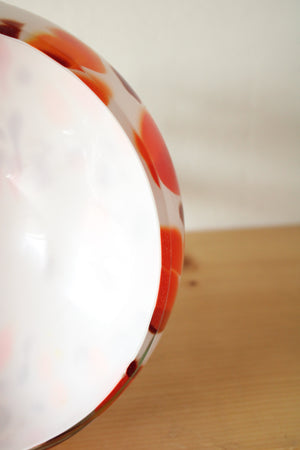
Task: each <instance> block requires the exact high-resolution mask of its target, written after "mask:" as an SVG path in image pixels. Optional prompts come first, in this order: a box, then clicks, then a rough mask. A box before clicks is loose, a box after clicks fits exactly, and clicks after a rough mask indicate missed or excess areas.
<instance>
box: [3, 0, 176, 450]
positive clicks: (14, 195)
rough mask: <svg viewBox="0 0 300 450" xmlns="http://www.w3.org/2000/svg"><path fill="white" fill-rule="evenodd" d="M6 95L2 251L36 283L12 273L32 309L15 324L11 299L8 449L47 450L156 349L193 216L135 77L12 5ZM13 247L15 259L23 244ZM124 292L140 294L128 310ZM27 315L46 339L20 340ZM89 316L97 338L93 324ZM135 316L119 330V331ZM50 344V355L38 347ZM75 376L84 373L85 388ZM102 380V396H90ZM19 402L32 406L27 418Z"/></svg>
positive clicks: (6, 330)
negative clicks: (186, 214) (187, 219)
mask: <svg viewBox="0 0 300 450" xmlns="http://www.w3.org/2000/svg"><path fill="white" fill-rule="evenodd" d="M18 55H21V56H22V55H24V56H22V57H19V56H18ZM27 61H28V66H27ZM35 64H36V65H35ZM43 74H45V80H44V79H43V77H44V75H43ZM52 74H53V75H52ZM56 74H57V75H56ZM47 77H48V78H49V80H48V78H47ZM56 77H57V78H56ZM54 78H55V80H54ZM52 79H53V80H54V81H53V83H52V82H51V80H52ZM59 80H62V81H61V83H62V84H61V85H59V83H60V81H59ZM30 92H33V93H34V94H30ZM0 96H3V99H4V100H3V101H2V100H1V101H2V105H1V108H2V109H1V108H0V157H1V164H2V163H3V164H2V168H1V170H2V171H3V173H2V172H1V170H0V208H2V211H4V212H3V216H4V215H6V212H7V216H8V219H7V221H8V222H7V225H6V226H7V229H10V228H11V229H12V231H11V232H10V234H9V237H8V238H7V237H6V236H5V235H4V234H3V235H0V246H1V245H2V242H10V241H11V242H18V239H16V236H17V237H18V236H21V237H22V245H21V244H20V248H21V250H18V249H15V247H13V251H14V252H15V254H16V255H17V256H15V255H14V258H15V259H13V258H12V260H13V262H12V263H11V267H13V270H16V275H15V276H18V277H20V282H19V283H20V286H21V284H22V283H23V284H24V287H22V288H21V287H20V288H18V287H16V284H18V283H15V281H14V280H10V279H9V277H8V276H6V275H5V274H3V273H2V274H1V277H2V279H0V288H1V290H2V292H3V290H5V289H6V290H7V292H11V293H12V294H11V295H12V296H13V301H12V304H14V302H15V304H16V305H21V306H20V309H19V311H20V313H19V315H18V318H17V319H15V315H16V308H19V307H16V306H14V307H13V306H12V307H11V308H10V309H8V308H7V303H6V302H9V299H6V300H4V299H3V298H2V299H1V302H2V303H0V447H1V448H6V449H7V450H18V449H20V450H21V449H24V448H43V449H46V448H49V447H51V446H52V445H55V444H57V443H58V442H60V441H62V440H64V439H66V438H67V437H69V436H70V435H72V434H73V433H75V432H76V431H78V430H79V429H80V428H82V427H83V426H84V425H86V424H87V423H88V422H89V421H90V420H92V419H93V418H94V417H96V416H97V415H98V414H99V413H101V412H102V411H104V410H105V409H106V408H107V407H108V406H109V405H110V404H111V403H112V402H113V401H114V400H115V399H116V398H117V397H118V395H119V394H120V393H121V392H122V391H123V390H124V388H126V386H128V384H129V383H130V382H131V381H132V379H133V378H134V377H135V375H136V374H137V373H138V372H139V370H140V369H141V368H142V367H143V365H144V363H145V362H146V360H147V359H148V357H149V356H150V354H151V352H152V351H153V349H154V347H155V344H156V342H157V341H158V339H159V337H160V335H161V332H162V331H163V330H164V328H165V326H166V324H167V321H168V319H169V316H170V313H171V310H172V307H173V304H174V301H175V297H176V293H177V290H178V284H179V279H180V275H181V270H182V263H183V245H184V223H183V208H182V203H181V198H180V191H179V185H178V181H177V178H176V174H175V170H174V167H173V164H172V161H171V158H170V155H169V153H168V150H167V147H166V144H165V142H164V140H163V138H162V136H161V134H160V132H159V130H158V128H157V125H156V124H155V122H154V120H153V119H152V117H151V116H150V114H149V113H148V112H147V110H146V109H145V107H144V105H143V104H142V103H141V101H140V99H139V97H138V96H137V95H136V93H135V92H134V91H133V89H132V88H131V87H130V86H129V84H128V83H127V82H126V81H125V80H124V78H123V77H122V76H121V75H120V74H119V73H118V72H117V71H116V70H115V69H114V68H113V67H112V66H111V65H110V64H109V63H108V62H107V61H105V60H104V59H103V58H101V57H100V56H98V55H97V54H96V53H95V52H94V51H93V50H92V49H90V48H89V47H88V46H86V45H85V44H83V43H82V42H81V41H79V40H78V39H76V38H75V37H74V36H72V35H71V34H69V33H67V32H65V31H63V30H61V29H60V28H59V27H57V26H54V25H53V24H51V23H50V22H48V21H46V20H44V19H42V18H40V17H37V16H35V15H33V14H30V13H28V12H25V11H23V10H20V9H17V8H14V7H11V6H9V5H6V4H4V3H1V2H0ZM1 98H2V97H1ZM11 99H13V100H11ZM18 99H21V100H20V102H21V103H20V105H18ZM30 99H34V100H32V102H33V104H34V105H33V106H32V105H31V100H30ZM26 102H28V110H26ZM35 105H36V106H35ZM39 108H40V109H39ZM27 111H28V113H27ZM1 114H2V116H1ZM93 121H94V122H93ZM90 122H93V123H94V125H90ZM1 123H2V124H4V125H5V126H4V125H3V129H2V128H1V126H2V125H1ZM26 124H27V125H26ZM98 125H99V127H98ZM76 127H79V128H80V127H81V128H80V130H81V131H80V132H77V128H76ZM98 128H99V129H98ZM101 130H102V131H101ZM93 132H95V133H96V132H97V133H98V134H97V136H95V137H94V136H93ZM105 133H106V134H105ZM1 145H2V146H3V148H4V149H6V151H4V153H3V155H2V153H1V152H2V147H1ZM26 158H27V159H26ZM127 159H130V161H132V162H130V164H129V163H128V165H127V163H126V161H127ZM3 161H4V162H3ZM131 171H132V172H131ZM133 172H134V173H135V172H136V176H135V175H132V174H133ZM1 177H2V178H1ZM132 178H133V180H132ZM140 186H141V188H140ZM125 191H126V192H125ZM140 191H141V192H140ZM1 196H2V197H1ZM2 198H3V199H4V200H2ZM146 204H147V205H148V206H147V205H146ZM7 205H8V206H7ZM45 205H46V206H45ZM47 205H48V206H47ZM111 205H112V206H111ZM3 208H6V209H5V210H4V209H3ZM29 210H30V211H31V210H32V211H33V213H32V214H31V215H28V214H29V213H28V211H29ZM74 211H75V212H74ZM151 214H152V215H151ZM62 218H63V222H62ZM25 219H26V220H25ZM152 222H153V225H152ZM156 222H157V223H156ZM14 223H17V225H16V226H14ZM73 228H74V229H75V231H74V230H73ZM24 230H25V231H24ZM70 230H72V232H71V231H70ZM91 236H93V239H94V240H93V241H92V238H91ZM103 236H104V237H103ZM106 236H107V238H106ZM77 238H78V239H80V245H79V244H78V245H77V243H76V242H77V241H76V239H77ZM152 239H153V249H152V248H151V245H152V242H151V240H152ZM147 241H150V242H147ZM20 242H21V241H20ZM11 245H14V244H11ZM2 247H3V248H4V250H3V251H2V250H1V251H2V253H3V254H4V255H5V258H6V260H7V259H8V260H9V261H10V251H11V247H10V246H9V245H8V244H3V245H2ZM24 249H25V250H24ZM110 251H111V252H112V253H110ZM111 254H113V255H114V256H113V257H111ZM20 255H21V256H20ZM24 255H25V256H24ZM28 255H29V256H28ZM57 255H59V256H57ZM65 255H67V256H68V258H69V259H67V256H65ZM3 258H4V257H3ZM20 258H21V259H22V258H23V259H22V261H21V262H20V269H18V267H17V266H18V264H19V263H18V261H19V260H20ZM64 258H65V259H64ZM151 258H153V263H152V259H151ZM23 260H24V261H25V262H24V261H23ZM99 260H101V262H100V263H99ZM15 261H17V263H16V262H15ZM85 262H86V264H85ZM0 263H1V261H0ZM9 264H10V262H8V265H9ZM22 264H23V265H22ZM99 264H100V265H99ZM106 264H107V265H108V266H109V269H107V271H106ZM115 264H116V266H115ZM151 264H152V266H151ZM23 266H24V268H23ZM98 266H99V267H101V276H100V281H99V280H98V277H97V270H98V269H97V267H98ZM1 267H2V265H1ZM95 267H96V268H95ZM22 268H23V269H22ZM41 268H42V269H41ZM7 270H8V269H7ZM10 270H12V269H10ZM27 270H28V274H27V272H26V271H27ZM41 270H43V272H41ZM91 270H94V271H95V274H94V272H93V273H92V275H91ZM137 270H139V272H138V273H137V272H136V271H137ZM152 271H153V274H152ZM22 272H23V273H24V280H23V278H22V277H23V275H22ZM25 272H26V273H25ZM154 272H155V273H154ZM39 273H42V275H41V277H42V278H41V279H42V280H44V281H43V282H41V281H40V278H38V277H39ZM32 274H34V276H33V275H32ZM26 277H27V278H26ZM4 278H5V280H4ZM31 278H32V279H31ZM26 280H27V281H26ZM28 280H29V281H28ZM57 280H59V282H58V281H57ZM70 280H71V281H70ZM17 281H18V280H17ZM26 283H28V284H26ZM30 283H32V285H31V284H30ZM44 285H45V286H46V287H47V289H46V288H45V286H44ZM102 285H104V288H103V289H104V290H103V291H102V290H101V289H102V287H101V286H102ZM135 285H137V286H138V287H137V288H134V289H136V291H134V289H133V286H135ZM49 286H50V287H49ZM97 289H100V291H99V292H100V293H101V292H102V294H100V293H99V295H98V297H97V295H96V294H97ZM143 289H144V291H143ZM21 292H22V293H25V295H24V299H25V300H24V299H23V298H22V301H21V300H20V298H19V297H20V295H21ZM31 292H32V294H31ZM44 292H46V294H44ZM48 292H49V301H48V300H47V304H46V301H45V304H43V303H42V302H43V298H45V296H46V298H47V299H48ZM103 292H104V293H105V296H104V295H103ZM123 292H128V296H127V297H126V299H125V297H124V301H121V300H120V297H121V296H122V295H123V294H122V293H123ZM106 295H107V299H106V298H103V297H106ZM126 295H127V294H126ZM147 295H148V297H149V299H148V300H147V298H148V297H147ZM131 296H132V298H134V299H135V300H134V301H133V304H131ZM31 297H32V300H31ZM146 297H147V298H146ZM90 298H92V299H93V300H92V301H90V303H89V299H90ZM51 299H55V304H53V305H52V306H51V307H50V306H49V304H51V301H52V300H51ZM82 299H83V300H84V301H83V300H82ZM50 300H51V301H50ZM24 302H25V303H26V302H28V303H26V304H27V305H30V308H31V310H30V311H28V308H29V306H28V307H27V309H26V305H25V306H24ZM53 302H54V300H53ZM98 302H99V303H101V302H102V303H103V305H104V306H103V308H104V309H101V308H100V307H99V305H98ZM114 302H116V303H114ZM144 302H145V303H146V302H148V304H147V305H148V306H145V309H143V304H144ZM34 305H36V306H34ZM61 305H63V306H61ZM114 305H117V306H114ZM130 305H131V306H130ZM35 307H36V308H37V311H36V310H34V309H33V308H35ZM22 308H24V311H23V309H22ZM93 308H94V309H93ZM99 308H100V309H99ZM130 308H131V309H130ZM129 309H130V313H128V311H129ZM22 311H23V312H22ZM103 311H106V313H105V314H107V317H108V316H109V319H107V320H110V321H111V322H109V323H111V324H112V325H110V326H108V325H107V324H106V321H105V316H104V317H103V315H104V313H103ZM97 314H98V315H97ZM126 314H127V316H126ZM27 316H28V320H29V321H30V323H31V324H32V325H31V326H32V327H33V328H34V330H35V331H34V333H35V334H34V338H31V337H30V336H29V334H28V336H27V335H26V333H27V331H26V327H25V328H24V330H25V331H24V330H23V328H22V330H23V331H22V333H21V332H20V333H19V334H18V333H17V334H15V333H16V330H18V326H19V325H18V324H20V323H21V320H27V319H26V318H27ZM33 316H34V318H32V317H33ZM98 316H99V320H100V322H99V326H98V325H97V320H98V319H97V317H98ZM82 317H84V318H85V319H84V320H86V322H84V323H86V324H87V323H90V324H91V329H89V326H88V325H85V327H82V323H83V322H82V320H83V319H82ZM86 318H88V319H86ZM122 320H123V321H125V323H124V324H123V325H122V326H123V328H122V330H121V331H120V333H119V334H116V333H112V334H110V330H111V329H112V330H114V329H115V330H119V328H120V326H121V325H120V324H121V323H122ZM126 321H128V323H127V322H126ZM39 323H40V325H39ZM43 324H46V325H47V326H46V327H44V326H43ZM69 324H70V325H69ZM132 324H133V325H132ZM134 324H136V335H137V336H138V337H137V341H135V340H134V339H135V337H134V334H135V331H132V330H135V325H134ZM48 325H49V327H48ZM56 327H57V330H56ZM93 327H95V328H93ZM97 327H98V328H101V329H103V330H104V331H103V332H102V334H101V335H100V334H97V333H98V331H97ZM114 327H115V328H114ZM79 330H80V332H79ZM129 330H130V333H131V334H132V333H133V335H130V333H129ZM57 333H58V335H59V336H60V337H59V338H57V337H56V336H57ZM77 335H81V337H80V339H81V340H78V341H76V345H75V343H74V342H75V340H74V339H75V337H76V336H77ZM39 336H42V337H41V342H43V345H44V348H45V351H44V350H43V347H41V348H42V349H40V347H36V341H37V340H39V339H38V337H39ZM100 341H101V345H100V344H99V342H100ZM136 342H137V343H136ZM60 343H62V344H61V345H60ZM41 345H42V344H41ZM123 345H124V351H123V350H122V346H123ZM110 352H111V353H110ZM20 355H21V356H20ZM20 358H21V359H22V358H23V359H22V361H20ZM121 361H122V362H121ZM30 364H34V372H35V373H34V374H32V373H31V371H32V369H31V366H30ZM87 366H88V369H87V368H86V367H87ZM108 367H109V370H108V369H107V368H108ZM80 371H81V372H80ZM66 372H68V374H69V373H70V375H68V378H66V375H65V373H66ZM72 372H73V373H74V372H78V373H79V372H80V373H79V374H76V377H78V379H77V378H76V380H75V378H74V380H73V378H72ZM102 374H103V381H102V378H101V377H102ZM74 376H75V375H74ZM80 377H81V378H80ZM97 377H98V380H99V385H101V383H102V384H103V389H102V390H101V392H100V391H99V393H98V391H97V392H96V391H95V393H94V394H93V391H91V392H89V393H86V392H85V389H87V387H88V385H91V386H92V385H93V383H94V382H95V383H96V384H97ZM18 380H21V381H18ZM78 380H79V381H78ZM80 380H82V382H81V384H76V383H80ZM95 380H96V381H95ZM22 383H23V385H24V386H27V387H26V388H25V387H24V388H22V386H21V384H22ZM26 383H28V384H26ZM72 383H73V384H72ZM96 384H95V385H96ZM34 385H35V386H36V392H35V395H36V398H34V399H32V398H31V396H30V395H31V394H30V393H31V392H32V389H33V388H32V387H31V386H34ZM3 386H4V387H3ZM78 386H80V388H78ZM73 390H74V391H73ZM13 392H16V396H17V395H18V396H19V398H18V401H19V399H20V402H22V403H23V404H24V405H25V406H24V410H20V409H19V410H18V411H16V408H15V407H14V406H13V405H14V401H15V399H14V398H13V394H12V393H13ZM28 393H29V394H28ZM74 393H76V395H77V394H78V399H77V400H76V402H77V403H76V402H75V400H74V396H75V395H74ZM87 395H90V397H91V401H90V402H89V403H86V404H85V403H84V402H85V400H84V399H85V397H86V396H87ZM95 396H98V397H97V398H94V397H95ZM74 402H75V403H74ZM81 403H82V404H84V407H83V408H82V410H81V411H80V414H79V413H78V414H77V413H76V408H77V409H78V408H79V406H78V405H80V404H81ZM10 405H12V406H11V407H10ZM76 405H77V406H76ZM73 413H74V414H73ZM25 415H26V416H27V418H26V420H27V419H28V420H27V422H26V420H25ZM37 418H38V419H37ZM50 425H51V426H50ZM22 427H23V428H22Z"/></svg>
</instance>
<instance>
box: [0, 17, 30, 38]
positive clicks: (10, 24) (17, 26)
mask: <svg viewBox="0 0 300 450" xmlns="http://www.w3.org/2000/svg"><path fill="white" fill-rule="evenodd" d="M23 25H24V24H23V23H21V22H17V21H16V20H11V19H0V34H5V36H9V37H12V38H15V39H18V37H19V35H20V32H21V30H22V27H23Z"/></svg>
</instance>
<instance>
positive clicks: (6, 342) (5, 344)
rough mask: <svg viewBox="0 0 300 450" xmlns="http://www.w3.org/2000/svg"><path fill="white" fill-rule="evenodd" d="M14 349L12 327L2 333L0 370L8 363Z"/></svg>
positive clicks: (0, 333) (0, 339)
mask: <svg viewBox="0 0 300 450" xmlns="http://www.w3.org/2000/svg"><path fill="white" fill-rule="evenodd" d="M12 349H13V335H12V330H11V328H10V327H5V328H4V329H2V330H1V331H0V370H2V369H4V368H5V366H6V364H7V363H8V361H9V359H10V357H11V354H12Z"/></svg>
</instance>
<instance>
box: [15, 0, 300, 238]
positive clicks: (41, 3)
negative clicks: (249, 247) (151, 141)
mask: <svg viewBox="0 0 300 450" xmlns="http://www.w3.org/2000/svg"><path fill="white" fill-rule="evenodd" d="M9 3H11V4H14V5H16V6H20V7H23V8H25V9H28V10H30V11H32V12H35V13H37V14H40V15H42V16H44V17H45V18H47V19H48V20H51V21H54V22H55V23H56V24H58V25H60V26H61V27H63V28H64V29H66V30H67V31H70V32H71V33H73V34H75V35H76V36H77V37H78V38H79V39H81V40H83V41H84V42H86V43H87V44H89V45H90V46H91V47H93V48H94V49H95V50H96V51H97V52H98V53H99V54H101V55H102V56H104V57H105V58H106V59H107V60H108V61H109V62H110V63H112V64H113V65H114V66H115V67H116V68H117V69H118V70H119V71H120V72H121V73H122V75H123V76H124V77H125V78H126V79H127V80H128V81H129V82H130V84H131V85H132V86H133V87H134V89H135V90H136V91H137V93H138V94H139V95H140V97H141V98H142V100H143V101H144V102H145V104H146V105H147V107H148V109H149V110H150V112H151V113H152V115H153V116H154V118H155V120H156V122H157V123H158V125H159V128H160V129H161V131H162V133H163V135H164V137H165V140H166V142H167V144H168V147H169V149H170V153H171V156H172V158H173V161H174V164H175V167H176V171H177V173H178V177H179V181H180V185H181V189H182V194H183V201H184V207H185V215H186V222H187V228H188V229H212V228H231V227H248V226H260V225H275V224H288V223H297V222H300V145H299V144H300V135H299V128H300V127H299V125H300V123H299V118H300V101H299V92H300V89H299V88H300V86H299V76H300V64H299V61H300V58H299V56H300V51H299V45H300V44H299V43H300V2H299V1H297V0H294V1H293V0H273V1H272V0H227V1H225V0H185V1H182V0H151V1H149V0H148V1H144V0H106V1H104V0H103V1H101V0H51V1H46V0H11V1H10V2H9Z"/></svg>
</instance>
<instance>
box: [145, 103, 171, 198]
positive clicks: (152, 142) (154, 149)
mask: <svg viewBox="0 0 300 450" xmlns="http://www.w3.org/2000/svg"><path fill="white" fill-rule="evenodd" d="M140 139H141V141H142V143H143V145H142V146H141V147H142V148H140V146H138V148H139V150H140V151H141V154H142V156H143V158H144V159H145V161H146V163H147V164H148V167H149V169H150V171H151V168H150V167H152V166H154V168H155V171H156V172H157V174H158V176H159V178H160V179H161V181H162V182H163V183H164V185H165V186H167V187H168V188H169V189H170V190H171V191H172V192H174V193H175V194H179V193H180V191H179V186H178V181H177V178H176V174H175V170H174V167H173V163H172V161H171V158H170V155H169V152H168V149H167V147H166V144H165V142H164V140H163V138H162V136H161V134H160V132H159V130H158V128H157V126H156V124H155V122H154V120H153V119H152V117H151V116H150V114H149V113H148V112H147V111H144V112H143V114H142V117H141V123H140ZM151 173H152V172H151Z"/></svg>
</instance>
